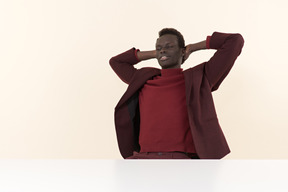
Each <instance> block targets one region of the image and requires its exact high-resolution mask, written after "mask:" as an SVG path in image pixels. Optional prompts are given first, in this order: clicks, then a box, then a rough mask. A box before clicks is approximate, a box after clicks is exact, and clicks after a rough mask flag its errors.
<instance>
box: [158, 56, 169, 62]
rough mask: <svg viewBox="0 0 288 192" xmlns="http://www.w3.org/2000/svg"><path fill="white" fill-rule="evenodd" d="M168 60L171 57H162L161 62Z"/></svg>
mask: <svg viewBox="0 0 288 192" xmlns="http://www.w3.org/2000/svg"><path fill="white" fill-rule="evenodd" d="M167 59H169V57H167V56H166V55H164V56H161V57H160V61H166V60H167Z"/></svg>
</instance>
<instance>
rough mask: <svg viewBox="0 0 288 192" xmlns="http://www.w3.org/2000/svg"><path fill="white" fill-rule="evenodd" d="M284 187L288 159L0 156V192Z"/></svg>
mask: <svg viewBox="0 0 288 192" xmlns="http://www.w3.org/2000/svg"><path fill="white" fill-rule="evenodd" d="M26 191H27V192H34V191H35V192H36V191H37V192H46V191H49V192H50V191H51V192H52V191H53V192H58V191H59V192H66V191H67V192H74V191H81V192H90V191H91V192H92V191H93V192H114V191H123V192H124V191H125V192H130V191H131V192H132V191H133V192H138V191H143V192H144V191H145V192H148V191H163V192H164V191H165V192H166V191H175V192H180V191H196V192H201V191H209V192H213V191H219V192H223V191H229V192H237V191H239V192H240V191H241V192H244V191H245V192H246V191H253V192H258V191H259V192H263V191H269V192H272V191H273V192H274V191H277V192H278V191H283V192H284V191H285V192H287V191H288V160H0V192H26Z"/></svg>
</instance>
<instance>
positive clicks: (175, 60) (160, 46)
mask: <svg viewBox="0 0 288 192" xmlns="http://www.w3.org/2000/svg"><path fill="white" fill-rule="evenodd" d="M184 54H185V48H180V47H179V45H178V40H177V37H176V36H175V35H171V34H167V35H163V36H161V37H159V38H158V39H157V42H156V59H157V60H158V63H159V65H160V66H161V67H162V69H174V68H180V66H181V63H182V60H183V56H184Z"/></svg>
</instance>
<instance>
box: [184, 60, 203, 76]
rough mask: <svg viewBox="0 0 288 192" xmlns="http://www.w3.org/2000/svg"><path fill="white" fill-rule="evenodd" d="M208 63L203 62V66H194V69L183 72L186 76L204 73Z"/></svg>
mask: <svg viewBox="0 0 288 192" xmlns="http://www.w3.org/2000/svg"><path fill="white" fill-rule="evenodd" d="M206 63H207V62H203V63H201V64H198V65H196V66H194V67H191V68H188V69H186V70H184V71H183V72H184V74H191V73H203V72H204V68H205V64H206Z"/></svg>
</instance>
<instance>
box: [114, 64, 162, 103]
mask: <svg viewBox="0 0 288 192" xmlns="http://www.w3.org/2000/svg"><path fill="white" fill-rule="evenodd" d="M160 74H161V71H160V69H157V68H142V69H139V70H138V71H136V73H135V75H134V77H133V78H132V80H131V83H130V84H129V86H128V88H127V90H126V92H125V93H124V95H123V96H122V97H121V99H120V101H119V102H118V104H117V106H116V108H119V107H120V106H121V105H123V104H124V103H125V102H126V101H127V100H128V99H129V98H130V97H131V96H132V95H134V94H135V93H136V92H137V91H138V90H139V89H140V88H141V87H142V86H143V85H144V84H145V83H146V81H147V80H149V79H151V78H152V77H154V76H157V75H160Z"/></svg>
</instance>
